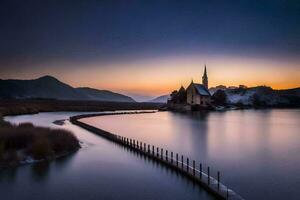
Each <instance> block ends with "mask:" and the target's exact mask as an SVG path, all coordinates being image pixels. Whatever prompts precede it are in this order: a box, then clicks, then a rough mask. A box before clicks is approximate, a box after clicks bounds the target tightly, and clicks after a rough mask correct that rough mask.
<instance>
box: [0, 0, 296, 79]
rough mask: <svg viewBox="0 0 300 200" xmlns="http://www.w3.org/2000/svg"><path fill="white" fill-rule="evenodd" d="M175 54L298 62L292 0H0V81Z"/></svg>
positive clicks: (293, 0) (294, 5) (294, 4)
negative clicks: (36, 72)
mask: <svg viewBox="0 0 300 200" xmlns="http://www.w3.org/2000/svg"><path fill="white" fill-rule="evenodd" d="M177 55H178V56H179V55H180V56H182V55H187V56H189V55H209V56H214V55H218V56H233V57H234V56H244V57H248V58H253V57H254V58H257V57H259V58H268V59H277V60H288V61H289V60H291V61H292V60H296V61H297V62H296V63H298V61H299V57H300V1H298V0H261V1H256V0H248V1H247V0H229V1H225V0H220V1H215V0H208V1H201V0H195V1H188V0H187V1H186V0H185V1H183V0H182V1H175V0H172V1H163V0H160V1H146V0H145V1H144V0H140V1H131V0H124V1H117V0H109V1H100V0H99V1H93V0H81V1H76V0H68V1H64V0H49V1H47V0H26V1H25V0H1V1H0V70H1V71H0V72H1V74H0V75H1V77H0V78H8V77H9V78H12V77H14V75H15V74H17V73H18V76H17V77H18V78H20V77H22V73H24V74H27V76H26V77H28V73H32V74H34V73H35V71H37V70H39V71H41V68H45V70H44V71H42V72H40V73H39V75H41V74H43V73H49V72H51V70H49V69H47V68H49V65H48V63H52V64H53V63H54V65H55V66H56V67H57V69H63V68H67V69H69V68H74V69H76V70H78V68H84V67H85V66H87V65H88V63H98V64H99V66H98V67H99V68H100V69H101V67H102V65H101V63H104V64H107V63H112V62H117V61H118V62H119V63H122V62H123V61H128V60H139V59H151V58H155V57H164V56H175V57H176V56H177ZM66 62H72V63H74V62H75V63H76V65H72V64H67V65H64V64H63V63H66ZM203 62H204V61H203ZM205 62H206V61H205ZM208 62H209V61H208ZM299 63H300V62H299ZM200 64H201V65H202V64H203V63H200ZM52 66H53V65H52ZM293 66H294V67H292V68H295V66H296V65H293ZM140 67H143V66H140ZM242 67H243V66H241V68H242ZM86 70H88V69H86ZM297 70H299V69H297ZM106 72H107V70H106ZM57 74H59V72H57ZM287 76H288V75H287ZM76 84H77V83H76ZM281 84H282V83H281Z"/></svg>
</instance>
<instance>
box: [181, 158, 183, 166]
mask: <svg viewBox="0 0 300 200" xmlns="http://www.w3.org/2000/svg"><path fill="white" fill-rule="evenodd" d="M181 168H182V169H183V155H181Z"/></svg>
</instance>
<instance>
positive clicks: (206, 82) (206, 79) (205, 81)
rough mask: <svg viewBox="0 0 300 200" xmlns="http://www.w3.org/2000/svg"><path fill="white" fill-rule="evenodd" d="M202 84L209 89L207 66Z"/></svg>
mask: <svg viewBox="0 0 300 200" xmlns="http://www.w3.org/2000/svg"><path fill="white" fill-rule="evenodd" d="M202 84H203V85H204V86H205V87H206V89H208V77H207V72H206V65H205V67H204V73H203V76H202Z"/></svg>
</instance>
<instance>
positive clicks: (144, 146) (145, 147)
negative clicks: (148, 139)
mask: <svg viewBox="0 0 300 200" xmlns="http://www.w3.org/2000/svg"><path fill="white" fill-rule="evenodd" d="M144 151H146V143H144Z"/></svg>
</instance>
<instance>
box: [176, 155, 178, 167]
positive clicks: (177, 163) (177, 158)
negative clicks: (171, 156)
mask: <svg viewBox="0 0 300 200" xmlns="http://www.w3.org/2000/svg"><path fill="white" fill-rule="evenodd" d="M176 166H177V167H178V153H176Z"/></svg>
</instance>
